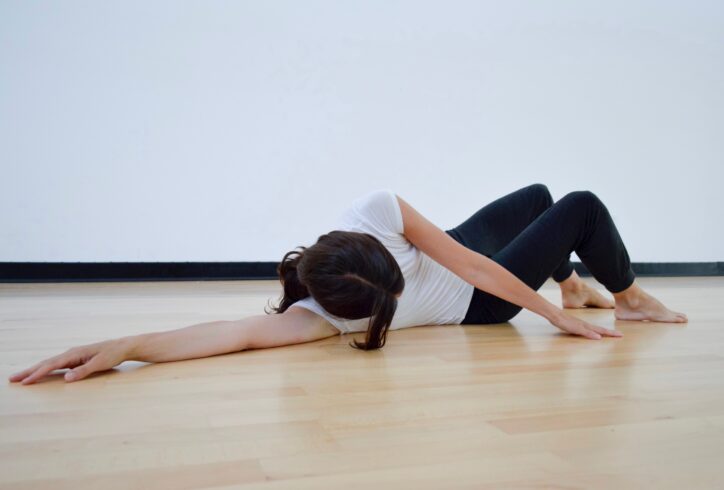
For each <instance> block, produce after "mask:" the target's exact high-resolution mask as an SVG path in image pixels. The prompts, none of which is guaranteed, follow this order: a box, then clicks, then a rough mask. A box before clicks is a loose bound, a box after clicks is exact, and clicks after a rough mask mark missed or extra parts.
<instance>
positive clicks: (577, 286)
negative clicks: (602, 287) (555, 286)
mask: <svg viewBox="0 0 724 490" xmlns="http://www.w3.org/2000/svg"><path fill="white" fill-rule="evenodd" d="M559 286H560V287H561V298H562V303H563V308H585V307H586V306H588V307H592V308H613V307H614V306H615V305H614V302H613V301H611V300H610V299H607V298H606V297H605V296H603V295H602V294H601V293H599V292H598V291H596V290H595V289H593V288H592V287H590V286H589V285H588V284H586V283H585V282H583V279H581V278H580V277H579V276H578V274H576V271H573V274H571V275H570V277H569V278H568V279H566V280H565V281H563V282H561V283H559Z"/></svg>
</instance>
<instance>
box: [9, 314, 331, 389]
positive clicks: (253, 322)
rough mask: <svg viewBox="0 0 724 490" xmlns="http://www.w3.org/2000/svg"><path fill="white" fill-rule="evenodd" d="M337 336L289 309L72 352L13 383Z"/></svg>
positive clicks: (21, 374) (75, 376)
mask: <svg viewBox="0 0 724 490" xmlns="http://www.w3.org/2000/svg"><path fill="white" fill-rule="evenodd" d="M337 334H339V331H338V330H336V329H335V328H334V327H333V326H332V325H330V324H329V323H327V322H326V321H324V320H323V319H322V317H320V316H319V315H317V314H316V313H313V312H311V311H309V310H305V309H302V308H297V307H294V308H290V309H288V310H287V311H285V312H284V313H281V314H271V315H255V316H251V317H247V318H244V319H241V320H230V321H214V322H206V323H199V324H196V325H191V326H188V327H184V328H179V329H176V330H170V331H166V332H151V333H145V334H140V335H133V336H128V337H121V338H117V339H110V340H105V341H102V342H97V343H94V344H88V345H81V346H78V347H73V348H71V349H69V350H67V351H66V352H64V353H62V354H59V355H57V356H54V357H51V358H49V359H45V360H43V361H41V362H39V363H37V364H35V365H34V366H31V367H29V368H27V369H25V370H23V371H20V372H18V373H15V374H13V375H12V376H10V377H9V380H10V381H12V382H18V381H21V382H22V384H24V385H25V384H32V383H34V382H35V381H37V380H38V379H40V378H42V377H43V376H45V375H47V374H50V373H51V372H53V371H55V370H56V369H64V368H69V369H71V370H70V371H68V372H66V373H65V380H66V381H78V380H81V379H83V378H85V377H86V376H88V375H89V374H91V373H94V372H97V371H105V370H108V369H112V368H113V367H115V366H117V365H118V364H121V363H122V362H124V361H143V362H169V361H180V360H184V359H197V358H200V357H210V356H215V355H219V354H228V353H230V352H238V351H243V350H248V349H263V348H268V347H277V346H282V345H290V344H301V343H305V342H311V341H314V340H319V339H322V338H325V337H331V336H333V335H337Z"/></svg>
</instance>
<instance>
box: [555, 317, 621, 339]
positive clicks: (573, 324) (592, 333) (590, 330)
mask: <svg viewBox="0 0 724 490" xmlns="http://www.w3.org/2000/svg"><path fill="white" fill-rule="evenodd" d="M549 321H550V322H551V323H552V324H553V325H554V326H556V327H558V328H560V329H561V330H563V331H564V332H568V333H572V334H574V335H582V336H583V337H587V338H589V339H596V340H598V339H600V338H601V335H607V336H609V337H623V333H621V332H619V331H618V330H609V329H607V328H603V327H598V326H596V325H591V324H590V323H588V322H586V321H584V320H581V319H580V318H576V317H575V316H571V315H568V314H566V313H565V312H563V310H561V311H560V313H559V314H558V315H556V316H555V317H554V318H552V319H550V320H549ZM599 334H600V335H599Z"/></svg>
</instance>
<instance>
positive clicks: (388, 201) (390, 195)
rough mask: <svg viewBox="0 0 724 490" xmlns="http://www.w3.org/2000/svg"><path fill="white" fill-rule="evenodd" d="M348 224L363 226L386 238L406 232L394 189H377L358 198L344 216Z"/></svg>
mask: <svg viewBox="0 0 724 490" xmlns="http://www.w3.org/2000/svg"><path fill="white" fill-rule="evenodd" d="M342 220H344V221H345V222H346V223H350V220H352V224H355V223H354V221H355V220H356V224H360V223H361V224H363V225H366V226H368V227H371V228H372V229H373V230H374V231H376V232H377V233H379V234H381V235H385V236H394V235H401V234H402V233H403V231H404V226H403V222H402V210H401V209H400V203H399V202H398V201H397V195H396V194H395V193H394V191H392V189H377V190H374V191H371V192H368V193H367V194H364V195H362V196H361V197H358V198H357V199H355V200H354V201H353V202H352V206H351V207H350V209H348V210H347V212H346V213H345V214H344V215H343V218H342Z"/></svg>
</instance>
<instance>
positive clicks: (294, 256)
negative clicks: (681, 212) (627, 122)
mask: <svg viewBox="0 0 724 490" xmlns="http://www.w3.org/2000/svg"><path fill="white" fill-rule="evenodd" d="M300 248H301V249H302V250H301V251H291V252H288V253H287V254H286V255H285V256H284V257H283V259H282V261H281V263H280V264H279V267H278V268H277V272H278V273H279V279H280V281H281V283H282V285H283V295H282V298H281V301H280V303H279V306H278V307H273V308H272V310H273V314H269V312H267V314H265V315H255V316H251V317H247V318H244V319H242V320H237V321H218V322H208V323H202V324H197V325H191V326H189V327H185V328H182V329H178V330H172V331H168V332H153V333H148V334H141V335H135V336H130V337H123V338H119V339H111V340H106V341H103V342H98V343H95V344H89V345H84V346H80V347H75V348H72V349H70V350H68V351H66V352H64V353H62V354H60V355H58V356H55V357H52V358H50V359H46V360H44V361H41V362H39V363H38V364H36V365H34V366H32V367H30V368H28V369H25V370H23V371H20V372H18V373H16V374H14V375H12V376H11V377H10V378H9V379H10V381H13V382H17V381H21V382H22V383H23V384H31V383H34V382H35V381H36V380H38V379H39V378H41V377H43V376H45V375H46V374H48V373H50V372H52V371H53V370H55V369H63V368H70V369H71V370H70V371H68V372H66V373H65V380H66V381H77V380H80V379H83V378H85V377H86V376H88V375H89V374H90V373H93V372H97V371H104V370H108V369H111V368H113V367H114V366H116V365H118V364H120V363H122V362H123V361H125V360H138V361H145V362H167V361H176V360H182V359H193V358H199V357H208V356H212V355H217V354H225V353H229V352H236V351H242V350H247V349H260V348H268V347H276V346H281V345H290V344H298V343H304V342H310V341H314V340H318V339H322V338H325V337H330V336H333V335H338V334H340V333H348V332H366V335H365V340H364V342H359V341H358V340H354V341H353V343H352V344H351V345H352V347H355V348H358V349H363V350H372V349H379V348H381V347H383V346H384V344H385V341H386V336H387V331H388V330H390V329H392V330H395V329H399V328H407V327H413V326H416V325H431V324H433V325H436V324H490V323H500V322H506V321H508V320H510V319H511V318H513V317H514V316H515V315H517V314H518V312H520V311H521V309H522V308H526V309H528V310H530V311H533V312H535V313H538V314H539V315H541V316H543V317H544V318H546V319H547V320H548V321H549V322H550V323H551V324H552V325H554V326H555V327H557V328H559V329H560V330H562V331H564V332H568V333H571V334H574V335H581V336H584V337H586V338H589V339H600V338H601V336H602V335H606V336H612V337H621V336H622V334H621V332H618V331H615V330H609V329H606V328H603V327H599V326H596V325H592V324H590V323H588V322H586V321H584V320H581V319H579V318H576V317H574V316H571V315H568V314H566V313H565V312H564V311H563V310H562V309H560V308H558V307H557V306H555V305H553V304H552V303H550V302H549V301H547V300H546V299H545V298H543V297H542V296H541V295H540V294H538V293H537V292H536V290H538V289H539V288H540V287H541V286H542V285H543V283H544V282H545V281H546V280H547V279H548V277H552V278H553V279H554V280H555V281H556V282H558V284H559V286H560V289H561V298H562V304H563V307H564V308H583V307H594V308H614V309H615V317H616V318H617V319H620V320H640V321H644V320H646V321H658V322H677V323H678V322H686V321H688V320H687V317H686V315H684V314H683V313H677V312H674V311H671V310H669V309H667V308H666V307H665V306H664V305H663V304H661V303H660V302H659V301H658V300H656V299H655V298H654V297H652V296H650V295H649V294H647V293H646V292H644V291H643V290H642V289H641V287H640V286H639V285H638V284H637V283H636V281H635V277H634V273H633V271H632V270H631V265H630V262H629V256H628V253H627V251H626V248H625V247H624V244H623V242H622V241H621V237H620V236H619V233H618V231H617V229H616V226H615V225H614V223H613V220H612V218H611V216H610V214H609V212H608V210H607V208H606V206H605V205H604V204H603V203H602V202H601V200H600V199H598V197H597V196H596V195H594V194H593V193H592V192H590V191H575V192H570V193H568V194H567V195H566V196H564V197H563V198H561V199H560V200H558V201H557V202H555V203H554V202H553V198H552V197H551V195H550V192H549V191H548V189H547V187H546V186H545V185H543V184H533V185H530V186H527V187H524V188H522V189H519V190H517V191H515V192H513V193H510V194H508V195H506V196H503V197H501V198H499V199H497V200H495V201H493V202H492V203H490V204H488V205H486V206H485V207H483V208H482V209H480V210H479V211H477V212H476V213H475V214H473V215H472V216H471V217H470V218H468V219H467V220H466V221H464V222H463V223H462V224H460V225H459V226H457V227H455V228H453V229H451V230H447V231H445V232H443V231H442V230H441V229H439V228H438V227H436V226H435V225H434V224H432V223H431V222H430V221H428V220H427V219H425V218H424V217H423V216H422V215H421V214H420V213H418V212H417V211H416V210H415V209H414V208H412V206H410V205H409V204H408V203H407V202H406V201H405V200H403V199H402V198H400V197H399V196H397V195H396V194H395V193H394V192H392V191H391V190H390V189H380V190H375V191H372V192H370V193H368V194H366V195H364V196H362V197H360V198H358V199H356V200H355V201H354V202H353V204H352V206H351V207H350V208H349V209H347V210H346V211H345V212H344V213H343V214H342V215H341V216H340V219H339V221H338V223H337V226H336V229H335V230H333V231H331V232H329V233H327V234H324V235H322V236H320V237H319V239H318V240H317V242H316V243H315V244H314V245H312V246H311V247H300ZM573 251H575V252H576V253H577V255H578V256H579V258H580V259H581V261H582V262H583V263H584V264H585V265H586V267H587V268H588V270H589V271H590V272H591V274H592V275H593V276H594V278H595V279H596V280H598V282H600V283H601V284H603V286H604V287H605V288H606V289H607V290H608V291H609V292H610V293H612V295H613V297H614V300H615V302H612V301H610V300H609V299H607V298H605V297H604V296H603V295H601V294H600V293H599V292H597V291H596V290H594V289H593V288H590V287H588V286H587V285H586V284H585V283H584V282H583V281H582V280H581V279H580V278H579V277H578V275H577V274H576V272H575V271H574V270H573V266H572V264H571V262H570V260H569V256H570V253H571V252H573Z"/></svg>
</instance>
